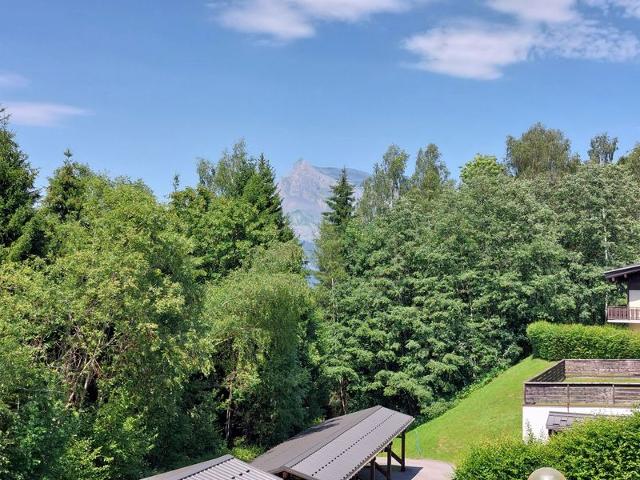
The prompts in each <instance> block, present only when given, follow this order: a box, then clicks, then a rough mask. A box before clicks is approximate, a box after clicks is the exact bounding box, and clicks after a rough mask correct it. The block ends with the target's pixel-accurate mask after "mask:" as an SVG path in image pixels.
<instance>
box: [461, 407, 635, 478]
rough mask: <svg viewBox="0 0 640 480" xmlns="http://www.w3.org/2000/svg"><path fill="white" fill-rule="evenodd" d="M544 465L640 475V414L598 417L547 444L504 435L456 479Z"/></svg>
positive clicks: (516, 474)
mask: <svg viewBox="0 0 640 480" xmlns="http://www.w3.org/2000/svg"><path fill="white" fill-rule="evenodd" d="M540 467H553V468H556V469H558V470H560V471H561V472H562V473H564V475H565V476H566V477H567V480H631V479H639V478H640V414H635V415H633V416H630V417H622V418H620V419H607V418H601V419H595V420H589V421H585V422H583V423H581V424H578V425H574V426H573V427H572V428H571V429H569V430H567V431H565V432H563V433H560V434H558V435H554V436H553V437H552V438H551V440H549V442H548V443H547V444H540V443H538V442H530V443H524V442H521V441H520V442H518V441H500V442H496V443H493V444H487V445H484V446H482V447H479V448H477V449H475V450H474V451H473V452H471V454H470V455H469V456H468V457H467V458H466V459H465V460H464V461H463V462H462V464H461V465H460V466H459V467H458V468H457V470H456V475H455V480H525V479H526V478H527V477H528V476H529V475H530V474H531V472H533V471H534V470H536V469H537V468H540Z"/></svg>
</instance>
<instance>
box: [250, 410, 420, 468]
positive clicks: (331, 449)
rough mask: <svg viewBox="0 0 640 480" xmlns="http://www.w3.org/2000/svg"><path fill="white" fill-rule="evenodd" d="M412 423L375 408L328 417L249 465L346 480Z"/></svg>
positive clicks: (411, 418) (408, 417) (402, 415)
mask: <svg viewBox="0 0 640 480" xmlns="http://www.w3.org/2000/svg"><path fill="white" fill-rule="evenodd" d="M411 422H413V417H411V416H409V415H405V414H403V413H400V412H396V411H394V410H390V409H388V408H385V407H381V406H377V407H372V408H368V409H366V410H360V411H358V412H355V413H351V414H348V415H343V416H342V417H336V418H332V419H330V420H327V421H326V422H323V423H321V424H319V425H316V426H315V427H312V428H310V429H309V430H306V431H304V432H302V433H301V434H300V435H297V436H295V437H293V438H291V439H289V440H287V441H286V442H284V443H281V444H280V445H278V446H276V447H275V448H272V449H271V450H269V451H268V452H267V453H265V454H264V455H262V456H260V457H258V458H257V459H256V460H255V461H254V462H253V463H252V464H251V465H252V466H254V467H256V468H259V469H261V470H264V471H268V472H271V473H275V474H278V473H281V472H285V471H286V472H290V473H292V474H294V475H296V476H298V477H301V478H304V479H309V480H347V479H349V478H351V477H352V476H353V475H355V474H356V473H357V472H358V471H359V470H360V469H361V468H362V467H363V466H364V465H365V464H366V463H367V462H368V461H369V460H371V458H373V457H374V456H375V455H377V454H378V453H379V452H380V451H382V450H383V449H384V448H385V447H386V446H387V445H388V444H389V443H390V442H391V441H392V440H393V439H394V438H395V437H396V436H398V435H399V434H400V433H402V432H403V431H404V430H405V429H406V428H407V427H408V426H409V425H410V424H411Z"/></svg>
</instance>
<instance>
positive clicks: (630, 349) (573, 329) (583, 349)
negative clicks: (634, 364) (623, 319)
mask: <svg viewBox="0 0 640 480" xmlns="http://www.w3.org/2000/svg"><path fill="white" fill-rule="evenodd" d="M527 335H528V336H529V341H530V342H531V346H532V348H533V355H534V356H536V357H539V358H543V359H545V360H562V359H563V358H640V334H638V333H636V332H634V331H633V330H629V329H628V328H623V327H614V326H586V325H578V324H572V325H559V324H552V323H548V322H536V323H532V324H531V325H529V328H527Z"/></svg>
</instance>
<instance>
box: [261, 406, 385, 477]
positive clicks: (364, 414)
mask: <svg viewBox="0 0 640 480" xmlns="http://www.w3.org/2000/svg"><path fill="white" fill-rule="evenodd" d="M381 408H383V407H382V406H381V405H376V406H374V407H370V408H367V409H364V410H359V411H357V412H352V413H347V414H345V415H340V416H339V417H333V418H330V419H328V420H325V421H324V422H321V423H319V424H317V425H314V426H312V427H310V428H308V429H306V430H304V431H302V432H300V433H299V434H297V435H295V436H294V437H291V438H290V439H288V440H285V441H284V442H282V443H280V444H278V445H276V446H275V447H273V448H271V449H270V450H268V451H266V452H265V453H263V454H262V455H260V456H259V457H258V458H256V459H255V460H254V461H253V462H251V465H252V466H254V467H256V468H260V469H262V470H265V471H268V472H270V473H278V472H279V471H282V469H283V468H284V469H289V468H290V467H291V466H292V465H295V464H297V463H299V462H300V461H301V460H302V459H304V458H307V457H309V456H310V455H313V454H314V453H315V452H317V451H318V450H320V449H321V448H322V447H324V446H325V445H327V444H329V443H331V442H332V441H334V440H335V439H336V438H338V437H339V436H340V435H342V434H343V433H344V432H346V431H349V430H350V429H351V428H353V427H354V426H355V425H357V424H358V423H360V422H361V421H363V420H364V419H366V418H368V417H370V416H371V415H373V414H374V413H375V412H377V411H378V410H380V409H381ZM343 422H344V423H343ZM341 423H343V424H342V425H341ZM331 428H334V429H335V431H333V432H331V434H330V435H327V436H326V437H324V438H320V439H319V440H316V441H314V442H312V443H311V444H310V445H307V446H306V448H305V447H304V446H303V447H302V448H301V449H297V450H298V451H296V452H294V454H293V455H291V454H290V451H291V450H292V449H294V448H295V446H296V443H297V442H304V441H305V440H308V439H310V438H313V436H314V435H315V436H318V435H322V434H321V432H322V431H323V430H327V429H331ZM291 473H293V472H291Z"/></svg>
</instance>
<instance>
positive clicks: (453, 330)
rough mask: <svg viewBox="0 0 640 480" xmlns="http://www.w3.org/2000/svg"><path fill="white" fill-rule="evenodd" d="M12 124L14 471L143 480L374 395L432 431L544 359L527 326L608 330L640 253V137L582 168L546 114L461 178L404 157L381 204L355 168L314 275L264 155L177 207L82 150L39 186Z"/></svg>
mask: <svg viewBox="0 0 640 480" xmlns="http://www.w3.org/2000/svg"><path fill="white" fill-rule="evenodd" d="M0 118H1V120H0V477H1V478H3V479H4V478H6V479H8V480H27V479H34V478H38V479H50V480H53V479H56V480H65V479H69V480H71V479H73V480H106V479H124V480H135V479H139V478H141V477H142V476H144V475H147V474H150V473H153V472H160V471H164V470H168V469H171V468H176V467H180V466H183V465H186V464H190V463H195V462H196V461H200V460H204V459H208V458H212V457H214V456H217V455H219V454H221V453H224V452H227V451H233V452H234V453H236V454H237V455H238V456H243V455H244V456H251V455H252V454H254V452H259V451H261V450H262V449H265V448H268V447H270V446H272V445H274V444H276V443H278V442H280V441H282V440H284V439H286V438H288V437H290V436H291V435H293V434H295V433H297V432H299V431H300V430H302V429H303V428H305V427H307V426H309V425H311V424H312V423H314V422H316V421H318V420H320V419H323V418H327V417H331V416H334V415H339V414H343V413H346V412H351V411H354V410H357V409H360V408H364V407H369V406H373V405H376V404H381V405H385V406H388V407H390V408H394V409H398V410H401V411H403V412H406V413H408V414H411V415H415V416H417V417H418V418H419V419H421V420H426V419H429V418H433V417H435V416H437V415H439V414H441V413H442V412H444V411H445V410H446V409H447V408H448V406H449V405H450V404H451V402H452V401H453V400H454V399H455V398H456V396H457V395H459V394H460V392H462V391H464V390H465V389H466V388H468V387H469V386H471V385H472V384H474V383H476V382H478V381H481V380H483V379H486V378H487V377H488V376H491V375H493V374H495V373H496V372H497V371H500V370H503V369H504V368H507V367H508V366H510V365H512V364H514V363H515V362H517V361H518V360H520V359H522V358H524V357H525V356H527V355H529V354H530V352H531V346H530V345H529V343H528V340H527V336H526V329H527V326H528V325H529V324H531V323H533V322H535V321H540V320H542V321H547V322H552V323H580V324H601V323H603V322H604V306H605V302H606V301H607V299H608V300H609V301H610V302H611V301H613V300H614V299H615V298H616V297H617V296H618V295H620V294H621V292H618V291H617V290H616V287H615V286H612V285H609V284H606V283H605V282H604V281H603V278H602V272H603V270H605V269H606V268H608V267H611V266H619V265H623V264H627V263H633V262H636V261H638V259H639V258H640V209H639V208H638V198H640V182H639V180H640V146H639V147H636V148H635V149H633V150H632V151H630V152H623V153H622V154H621V152H618V149H617V143H618V141H617V139H616V138H615V137H611V136H609V135H607V134H600V135H597V136H595V137H594V138H593V140H592V141H591V147H590V149H589V151H588V153H587V155H586V156H583V157H584V158H581V156H579V155H578V154H576V153H575V152H574V151H573V150H572V145H571V142H570V140H569V139H568V138H566V136H565V135H564V134H563V133H562V132H561V131H559V130H555V129H551V128H547V127H546V126H544V125H542V124H535V125H533V126H532V127H531V128H530V129H528V130H527V131H526V132H524V133H521V134H516V135H515V136H509V137H507V139H506V142H505V152H494V153H497V154H498V155H497V156H494V155H487V154H478V155H477V156H476V157H475V158H472V159H467V160H468V161H466V163H465V164H464V167H463V168H462V169H461V170H460V172H459V176H456V177H459V178H458V179H457V180H454V179H452V176H451V174H450V172H449V170H448V168H447V166H446V164H445V162H444V160H443V159H442V158H441V155H440V152H439V150H438V147H437V146H436V145H433V144H428V145H426V146H425V147H424V148H423V149H421V150H419V151H418V152H417V153H416V154H415V157H414V156H412V155H410V154H409V153H408V152H406V151H404V150H403V149H402V148H401V147H399V146H396V145H392V146H390V147H389V148H388V150H387V151H386V152H385V153H384V154H383V155H382V157H381V159H380V161H379V162H378V163H377V164H376V165H375V167H374V169H373V173H372V175H371V176H370V177H369V178H368V179H367V180H366V181H365V184H364V193H363V195H362V198H360V199H358V200H356V198H355V196H354V189H353V186H352V185H350V184H349V181H348V179H347V176H346V170H345V171H343V174H342V176H341V179H340V180H339V181H338V183H337V184H336V185H335V186H334V187H333V193H332V196H331V198H329V200H328V202H327V203H328V211H327V212H326V214H325V216H324V219H323V222H322V225H321V227H320V235H319V237H318V239H317V252H316V256H317V258H316V260H317V264H318V271H314V272H311V271H309V269H308V263H307V261H306V260H305V257H304V254H303V251H302V248H301V246H300V244H299V242H298V241H297V239H296V238H295V236H294V234H293V231H292V229H291V228H290V226H289V223H288V220H287V218H286V216H285V215H284V214H283V211H282V204H281V199H280V196H279V194H278V190H277V185H276V181H275V173H274V170H273V168H272V167H271V165H270V163H269V161H268V159H267V158H265V157H264V156H263V155H259V156H252V155H250V154H249V153H248V149H247V147H246V145H245V143H244V142H243V141H240V142H238V143H237V144H236V145H234V146H233V147H232V148H231V149H230V150H229V151H226V152H224V153H223V154H222V155H221V157H220V158H219V160H218V161H216V162H210V161H207V160H200V161H199V162H197V164H196V168H197V174H198V179H199V180H198V183H197V184H196V185H192V186H184V185H182V184H181V182H180V179H179V178H177V177H176V178H174V180H173V192H172V193H171V195H170V196H169V198H168V199H163V200H160V199H158V198H157V197H156V196H155V195H154V193H153V192H152V191H151V189H150V188H149V187H148V186H146V185H145V184H144V182H143V181H141V180H134V179H130V178H111V177H109V176H108V175H106V174H103V173H98V172H95V171H93V170H92V169H91V168H90V167H89V166H88V165H87V164H86V163H83V159H76V157H75V156H74V155H73V153H72V152H71V151H69V150H67V151H66V152H64V157H62V156H61V162H60V166H59V168H58V169H57V170H56V171H55V173H54V174H53V175H52V176H51V178H49V179H48V180H47V183H46V187H45V188H42V189H38V188H36V177H37V175H38V172H37V171H36V170H35V169H34V167H33V166H32V165H31V164H30V162H29V159H28V156H27V153H28V152H24V151H22V150H21V148H20V145H19V139H18V138H16V136H15V134H14V133H13V131H12V128H11V124H10V118H9V117H8V116H6V115H4V114H2V113H0ZM56 154H57V153H56V152H52V155H56ZM462 163H464V162H462ZM167 177H168V178H167V181H168V182H171V174H170V173H168V175H167ZM311 276H312V277H313V278H314V280H313V281H310V277H311Z"/></svg>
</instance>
